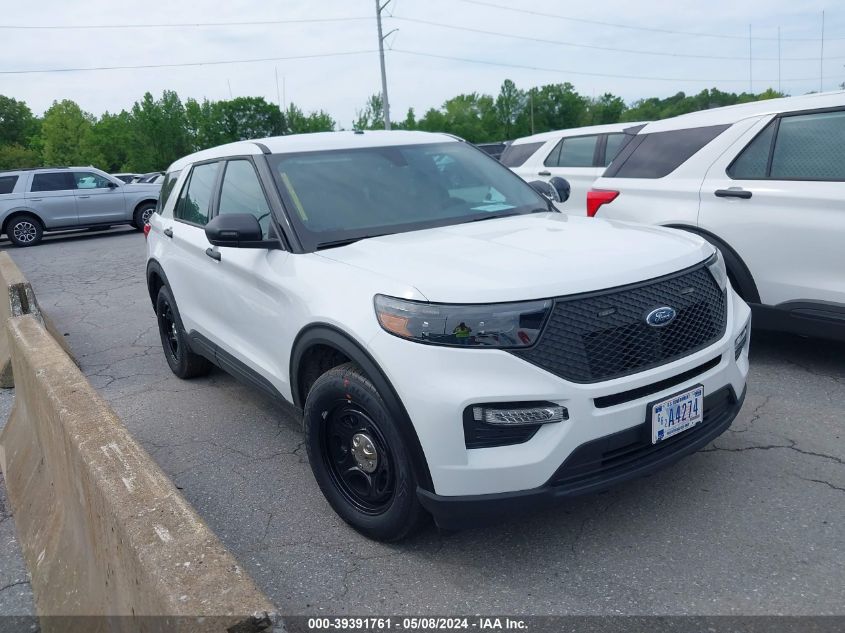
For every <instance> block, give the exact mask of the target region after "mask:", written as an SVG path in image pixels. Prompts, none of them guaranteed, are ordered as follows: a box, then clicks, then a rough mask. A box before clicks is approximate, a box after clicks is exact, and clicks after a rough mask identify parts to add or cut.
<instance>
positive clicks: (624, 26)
mask: <svg viewBox="0 0 845 633" xmlns="http://www.w3.org/2000/svg"><path fill="white" fill-rule="evenodd" d="M458 1H459V2H464V3H467V4H475V5H480V6H483V7H490V8H493V9H502V10H503V11H514V12H516V13H526V14H529V15H537V16H541V17H544V18H553V19H556V20H569V21H571V22H581V23H583V24H595V25H598V26H610V27H613V28H617V29H629V30H633V31H650V32H652V33H668V34H671V35H685V36H687V37H717V38H724V39H732V40H745V39H746V37H745V36H744V35H727V34H723V33H699V32H695V31H675V30H672V29H661V28H657V27H649V26H632V25H630V24H619V23H618V22H603V21H601V20H588V19H586V18H575V17H572V16H569V15H560V14H557V13H544V12H542V11H532V10H530V9H517V8H514V7H506V6H503V5H501V4H494V3H492V2H484V1H483V0H458ZM754 39H757V40H773V41H774V40H777V38H776V37H760V36H758V37H755V38H754ZM826 39H827V40H828V41H830V40H834V39H835V40H845V37H835V38H831V37H828V38H826ZM783 40H784V41H793V42H817V41H819V38H817V37H784V38H783Z"/></svg>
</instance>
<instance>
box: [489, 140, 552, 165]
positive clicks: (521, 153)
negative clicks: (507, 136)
mask: <svg viewBox="0 0 845 633" xmlns="http://www.w3.org/2000/svg"><path fill="white" fill-rule="evenodd" d="M543 145H545V141H541V142H539V143H522V144H521V145H513V144H511V145H508V147H507V148H506V149H505V151H504V152H502V157H501V158H500V159H499V161H500V162H501V163H502V165H504V166H505V167H519V166H521V165H523V164H524V163H525V161H527V160H528V159H529V158H530V157H531V155H532V154H533V153H534V152H536V151H537V150H538V149H540V148H541V147H542V146H543Z"/></svg>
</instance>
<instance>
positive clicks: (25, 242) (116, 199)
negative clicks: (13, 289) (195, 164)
mask: <svg viewBox="0 0 845 633" xmlns="http://www.w3.org/2000/svg"><path fill="white" fill-rule="evenodd" d="M160 189H161V185H158V184H156V185H152V184H150V185H141V184H126V183H124V182H121V181H120V180H118V179H117V178H115V177H114V176H110V175H108V174H107V173H105V172H103V171H100V170H99V169H95V168H94V167H51V168H40V169H19V170H13V171H0V226H2V233H5V234H6V235H7V236H8V237H9V240H11V242H12V244H14V245H15V246H32V245H33V244H37V243H38V242H40V241H41V237H42V235H43V234H44V231H62V230H67V229H79V228H108V227H110V226H114V225H116V224H131V225H132V226H134V227H135V228H137V229H139V230H140V229H142V228H143V227H144V224H146V222H147V220H148V219H149V217H150V215H151V214H152V212H153V211H154V210H155V206H156V202H157V201H158V194H159V190H160Z"/></svg>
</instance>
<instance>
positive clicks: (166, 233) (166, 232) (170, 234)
mask: <svg viewBox="0 0 845 633" xmlns="http://www.w3.org/2000/svg"><path fill="white" fill-rule="evenodd" d="M164 234H165V235H166V236H167V237H173V229H171V228H170V227H169V226H168V227H167V228H166V229H164Z"/></svg>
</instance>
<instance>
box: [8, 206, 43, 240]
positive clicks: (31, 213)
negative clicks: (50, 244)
mask: <svg viewBox="0 0 845 633" xmlns="http://www.w3.org/2000/svg"><path fill="white" fill-rule="evenodd" d="M22 215H27V216H30V217H32V218H35V219H36V220H38V221H39V222H40V223H41V226H42V227H43V228H45V229H46V228H47V226H46V225H45V224H44V219H43V218H42V217H41V216H40V215H38V213H36V212H35V211H33V210H32V209H29V208H18V209H15V210H14V211H10V212H9V213H8V214H7V215H6V217H5V218H3V225H2V227H3V228H2V231H0V232H2V233H3V234H6V228H7V227H8V226H9V222H11V221H12V220H14V219H15V218H18V217H20V216H22Z"/></svg>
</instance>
